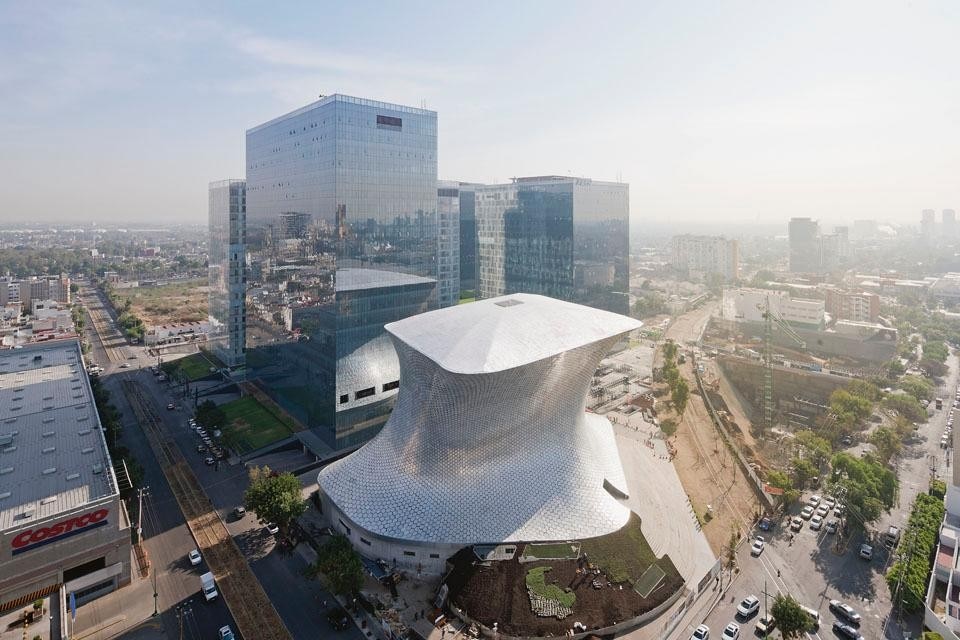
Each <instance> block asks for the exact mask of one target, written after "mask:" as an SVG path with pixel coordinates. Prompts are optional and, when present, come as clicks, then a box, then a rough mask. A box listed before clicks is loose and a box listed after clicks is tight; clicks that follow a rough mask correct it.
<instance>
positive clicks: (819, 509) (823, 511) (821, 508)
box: [817, 503, 830, 518]
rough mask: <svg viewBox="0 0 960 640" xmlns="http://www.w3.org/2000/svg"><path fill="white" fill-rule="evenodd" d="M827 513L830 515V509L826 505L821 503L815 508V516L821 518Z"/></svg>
mask: <svg viewBox="0 0 960 640" xmlns="http://www.w3.org/2000/svg"><path fill="white" fill-rule="evenodd" d="M828 513H830V507H828V506H827V504H826V503H823V504H821V505H820V506H819V507H817V515H818V516H820V517H821V518H822V517H823V516H825V515H827V514H828Z"/></svg>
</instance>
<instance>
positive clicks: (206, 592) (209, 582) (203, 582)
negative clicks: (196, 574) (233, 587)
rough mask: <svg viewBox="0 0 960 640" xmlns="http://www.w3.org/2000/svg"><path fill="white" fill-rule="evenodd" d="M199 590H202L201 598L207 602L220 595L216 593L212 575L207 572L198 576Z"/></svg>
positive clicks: (215, 584)
mask: <svg viewBox="0 0 960 640" xmlns="http://www.w3.org/2000/svg"><path fill="white" fill-rule="evenodd" d="M200 588H201V589H202V590H203V597H204V598H206V599H207V602H209V601H210V600H213V599H214V598H216V597H217V596H218V595H220V594H219V593H217V583H216V581H215V580H214V579H213V574H212V573H210V572H209V571H208V572H207V573H205V574H203V575H202V576H200Z"/></svg>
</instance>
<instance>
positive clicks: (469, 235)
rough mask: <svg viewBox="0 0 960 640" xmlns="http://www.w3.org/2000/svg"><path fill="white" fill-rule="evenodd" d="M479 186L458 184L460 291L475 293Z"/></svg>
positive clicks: (467, 183)
mask: <svg viewBox="0 0 960 640" xmlns="http://www.w3.org/2000/svg"><path fill="white" fill-rule="evenodd" d="M479 186H481V185H478V184H472V183H469V182H461V183H460V291H461V292H473V293H472V294H471V297H476V292H477V215H476V189H477V187H479Z"/></svg>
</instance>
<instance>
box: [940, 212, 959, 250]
mask: <svg viewBox="0 0 960 640" xmlns="http://www.w3.org/2000/svg"><path fill="white" fill-rule="evenodd" d="M942 216H943V232H942V233H941V234H940V237H941V238H943V240H946V241H951V242H952V241H953V240H956V239H957V212H956V211H954V210H953V209H944V210H943V213H942Z"/></svg>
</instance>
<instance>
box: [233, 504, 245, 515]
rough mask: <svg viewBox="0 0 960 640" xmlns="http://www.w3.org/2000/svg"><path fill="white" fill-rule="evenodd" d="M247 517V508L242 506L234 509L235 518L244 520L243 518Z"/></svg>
mask: <svg viewBox="0 0 960 640" xmlns="http://www.w3.org/2000/svg"><path fill="white" fill-rule="evenodd" d="M246 515H247V510H246V508H245V507H242V506H241V507H234V508H233V516H234V517H235V518H242V517H244V516H246Z"/></svg>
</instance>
